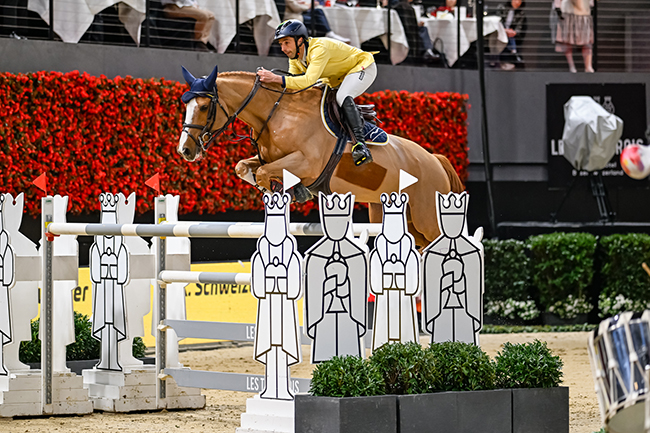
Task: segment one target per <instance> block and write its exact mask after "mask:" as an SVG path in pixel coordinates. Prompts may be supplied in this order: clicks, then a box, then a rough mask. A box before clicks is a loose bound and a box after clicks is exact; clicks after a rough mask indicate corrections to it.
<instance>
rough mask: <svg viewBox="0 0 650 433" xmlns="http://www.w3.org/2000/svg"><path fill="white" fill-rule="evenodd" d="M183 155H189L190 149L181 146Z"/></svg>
mask: <svg viewBox="0 0 650 433" xmlns="http://www.w3.org/2000/svg"><path fill="white" fill-rule="evenodd" d="M183 155H185V156H190V149H188V148H187V147H185V148H183Z"/></svg>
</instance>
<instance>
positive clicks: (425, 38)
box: [395, 0, 440, 61]
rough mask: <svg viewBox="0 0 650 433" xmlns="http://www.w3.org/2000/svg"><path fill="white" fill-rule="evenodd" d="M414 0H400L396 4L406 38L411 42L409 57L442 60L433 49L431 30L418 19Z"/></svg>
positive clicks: (412, 58)
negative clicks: (413, 4) (413, 3)
mask: <svg viewBox="0 0 650 433" xmlns="http://www.w3.org/2000/svg"><path fill="white" fill-rule="evenodd" d="M412 1H413V0H400V2H399V3H397V5H395V10H396V11H397V14H398V15H399V18H400V21H402V26H403V27H404V33H406V39H407V41H408V44H409V57H411V60H418V59H422V60H424V61H434V60H440V56H439V55H438V54H435V53H434V52H433V50H432V48H433V44H432V43H431V38H430V37H429V32H428V30H427V28H426V27H424V23H423V22H421V21H420V20H418V17H417V14H416V13H415V9H414V8H413V6H412V5H411V2H412Z"/></svg>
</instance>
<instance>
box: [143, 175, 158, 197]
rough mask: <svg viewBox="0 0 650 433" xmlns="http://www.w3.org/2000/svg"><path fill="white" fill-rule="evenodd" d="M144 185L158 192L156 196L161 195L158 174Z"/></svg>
mask: <svg viewBox="0 0 650 433" xmlns="http://www.w3.org/2000/svg"><path fill="white" fill-rule="evenodd" d="M144 184H145V185H147V186H148V187H149V188H151V189H153V190H154V191H156V195H160V175H159V174H158V173H156V174H154V175H153V176H151V177H150V178H149V179H148V180H147V181H146V182H145V183H144Z"/></svg>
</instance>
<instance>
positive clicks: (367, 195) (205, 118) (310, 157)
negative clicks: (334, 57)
mask: <svg viewBox="0 0 650 433" xmlns="http://www.w3.org/2000/svg"><path fill="white" fill-rule="evenodd" d="M183 73H184V76H185V79H186V81H187V82H188V84H190V86H191V88H190V91H189V92H187V93H186V94H185V95H183V101H184V102H185V103H186V104H187V108H186V114H185V123H184V125H183V132H182V134H181V138H180V142H179V145H178V149H177V151H178V153H179V154H180V155H182V156H183V157H184V158H185V159H186V160H188V161H197V160H199V159H200V158H201V157H202V156H203V153H204V152H205V151H206V150H207V148H208V147H209V145H210V144H211V142H212V141H213V140H214V139H215V138H216V137H217V136H218V135H219V134H221V133H222V132H223V131H224V130H225V129H226V128H227V127H228V126H229V125H230V124H231V123H232V121H234V119H235V118H236V117H238V118H239V119H241V120H242V121H243V122H245V123H246V124H247V125H249V126H250V127H251V128H252V131H253V132H252V136H253V137H254V138H255V139H256V141H257V143H258V150H259V154H258V155H257V156H254V157H252V158H248V159H245V160H242V161H239V162H238V163H237V166H236V167H235V171H236V172H237V175H238V176H239V177H240V178H242V179H243V180H245V181H247V182H249V183H251V184H252V185H255V186H257V187H258V188H260V187H261V188H260V189H263V190H264V189H265V190H270V189H271V180H274V179H275V180H280V181H281V180H282V173H283V169H284V170H288V171H289V172H291V173H293V174H294V175H296V176H298V177H299V178H300V179H301V181H302V184H303V185H306V186H309V185H311V184H312V183H313V182H314V181H315V180H316V179H317V178H318V177H319V176H320V174H321V173H322V172H323V169H324V168H325V166H326V165H327V163H328V160H329V159H330V156H331V154H332V152H333V150H334V147H335V145H336V142H337V140H336V138H335V137H333V136H332V135H331V134H330V133H329V132H328V130H327V129H326V128H325V127H324V125H323V122H322V120H321V114H320V99H321V97H322V95H323V92H322V91H321V90H319V89H307V90H305V91H299V92H295V93H288V92H287V93H285V94H284V96H283V97H282V98H281V101H279V103H278V104H276V101H278V99H280V95H282V92H283V89H282V88H281V87H280V86H279V85H276V84H271V85H268V86H267V85H265V86H266V87H265V86H261V87H260V85H259V81H258V80H257V79H256V75H255V74H253V73H250V72H226V73H221V74H218V79H217V68H216V67H215V69H214V70H213V72H212V74H210V76H208V77H205V78H194V77H193V76H192V75H191V74H190V73H189V72H188V71H186V70H185V68H183ZM253 89H254V90H253ZM274 106H275V108H274ZM423 121H426V120H425V119H423ZM370 149H371V151H372V156H373V161H372V162H370V163H367V164H364V165H361V166H355V165H354V162H353V160H352V156H351V154H350V143H347V145H346V147H345V150H344V153H343V156H342V157H341V160H340V161H339V163H338V165H337V166H336V169H335V170H334V172H333V175H332V176H331V179H330V188H331V191H333V192H338V193H343V194H344V193H347V192H348V191H350V192H352V194H354V196H355V200H356V201H357V202H363V203H369V217H370V222H381V221H382V206H381V201H380V195H381V193H382V192H392V191H398V188H399V185H398V183H399V172H400V169H403V170H404V171H406V172H408V173H410V174H411V175H413V176H415V177H416V178H418V180H419V181H418V182H416V183H415V184H413V185H411V186H409V187H407V188H405V189H404V192H406V193H408V194H409V204H408V210H407V219H408V230H409V232H410V233H411V234H412V235H413V236H414V238H415V242H416V244H417V245H418V246H426V245H428V244H429V243H430V242H431V241H433V240H434V239H435V238H436V237H438V235H439V234H440V230H439V228H438V222H437V219H436V199H435V193H436V191H440V192H441V193H443V194H446V193H448V192H450V191H453V192H462V191H463V190H464V187H463V185H462V183H461V181H460V179H459V178H458V175H457V174H456V171H455V170H454V168H453V166H452V165H451V163H450V162H449V160H448V159H447V158H446V157H444V156H443V155H433V154H430V153H429V152H427V151H426V150H425V149H424V148H422V147H421V146H419V145H418V144H416V143H414V142H412V141H410V140H407V139H406V138H402V137H398V136H395V135H389V140H388V143H387V144H386V145H382V146H370ZM260 157H261V160H262V162H264V163H262V162H261V161H260Z"/></svg>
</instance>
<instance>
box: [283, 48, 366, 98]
mask: <svg viewBox="0 0 650 433" xmlns="http://www.w3.org/2000/svg"><path fill="white" fill-rule="evenodd" d="M305 61H306V62H307V66H306V67H305V66H304V65H303V63H302V61H301V60H300V59H297V60H294V59H291V60H289V72H290V73H292V74H303V73H304V74H305V75H302V76H300V77H283V78H284V85H285V86H286V87H287V88H289V89H304V88H305V87H309V86H311V85H312V84H314V83H315V82H316V81H318V80H319V79H320V80H321V82H323V83H325V84H328V85H329V86H330V87H338V86H339V85H340V84H341V82H342V81H343V79H344V78H345V77H346V76H347V75H348V74H351V73H354V72H359V71H361V70H363V69H365V68H367V67H368V66H370V65H372V64H373V63H374V62H375V58H374V57H373V55H372V53H369V52H366V51H363V50H360V49H359V48H356V47H353V46H351V45H348V44H344V43H343V42H340V41H337V40H334V39H330V38H309V49H308V50H307V55H306V58H305Z"/></svg>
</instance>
